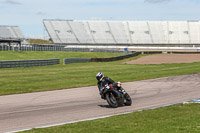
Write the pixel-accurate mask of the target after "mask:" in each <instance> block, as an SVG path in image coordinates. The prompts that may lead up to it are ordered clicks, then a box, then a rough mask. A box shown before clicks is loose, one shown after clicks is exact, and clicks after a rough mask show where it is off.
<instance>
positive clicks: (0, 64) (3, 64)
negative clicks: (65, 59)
mask: <svg viewBox="0 0 200 133" xmlns="http://www.w3.org/2000/svg"><path fill="white" fill-rule="evenodd" d="M55 64H60V59H45V60H16V61H0V68H16V67H33V66H48V65H55Z"/></svg>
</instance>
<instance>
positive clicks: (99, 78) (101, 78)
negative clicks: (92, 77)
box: [96, 72, 126, 99]
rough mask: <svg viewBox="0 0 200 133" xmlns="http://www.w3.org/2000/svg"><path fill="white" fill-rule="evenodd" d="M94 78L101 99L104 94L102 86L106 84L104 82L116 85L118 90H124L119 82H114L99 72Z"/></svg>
mask: <svg viewBox="0 0 200 133" xmlns="http://www.w3.org/2000/svg"><path fill="white" fill-rule="evenodd" d="M96 79H97V81H98V82H97V86H98V88H99V93H100V95H101V98H102V99H105V97H104V95H102V94H103V87H104V86H105V85H106V84H108V85H109V84H112V85H113V86H115V87H117V89H118V90H120V91H122V92H124V93H126V92H125V90H124V89H123V88H122V87H121V83H120V82H117V83H115V82H114V81H113V80H112V79H111V78H109V77H104V75H103V73H101V72H99V73H97V74H96Z"/></svg>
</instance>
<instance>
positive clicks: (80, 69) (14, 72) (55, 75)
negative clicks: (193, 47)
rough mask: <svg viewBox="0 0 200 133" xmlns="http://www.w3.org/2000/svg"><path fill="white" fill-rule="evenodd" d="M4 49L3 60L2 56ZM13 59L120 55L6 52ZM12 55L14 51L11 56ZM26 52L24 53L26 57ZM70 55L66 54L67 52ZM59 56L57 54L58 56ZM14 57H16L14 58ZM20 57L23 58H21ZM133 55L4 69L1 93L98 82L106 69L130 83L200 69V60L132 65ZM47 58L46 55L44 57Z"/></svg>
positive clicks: (110, 75)
mask: <svg viewBox="0 0 200 133" xmlns="http://www.w3.org/2000/svg"><path fill="white" fill-rule="evenodd" d="M2 53H3V52H0V55H1V57H0V60H2V59H3V58H4V60H7V59H6V57H5V56H2ZM5 53H6V55H8V56H7V58H9V59H12V60H13V59H15V58H17V59H22V58H23V59H25V58H26V59H28V58H32V59H33V58H36V57H37V58H38V59H40V58H42V59H44V58H47V57H49V58H52V56H55V57H56V58H64V57H69V58H70V57H71V58H72V57H83V58H84V57H85V58H88V57H108V56H113V55H116V54H105V55H104V53H101V54H99V53H75V52H63V53H62V52H61V53H60V52H44V53H46V55H45V56H40V55H42V54H43V55H44V53H43V52H27V53H26V52H22V53H21V54H20V53H17V52H12V51H10V52H8V53H7V52H5ZM11 54H13V55H12V56H11ZM23 54H24V56H22V55H23ZM65 54H66V55H65ZM56 55H57V56H56ZM13 56H14V57H13ZM19 56H20V57H19ZM141 56H143V55H140V56H138V57H133V58H130V59H126V60H123V61H115V62H99V63H94V62H90V63H73V64H68V65H62V64H59V65H53V66H43V67H31V68H10V69H0V95H8V94H19V93H28V92H36V91H37V92H38V91H47V90H58V89H66V88H74V87H83V86H92V85H96V79H95V75H96V73H97V72H103V73H104V75H105V76H109V77H111V78H112V79H113V80H115V81H121V82H127V81H136V80H143V79H152V78H159V77H166V76H174V75H184V74H192V73H199V72H200V63H182V64H160V65H130V64H123V62H124V61H127V60H132V59H135V58H139V57H141ZM43 57H44V58H43Z"/></svg>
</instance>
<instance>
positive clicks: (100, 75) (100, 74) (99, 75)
mask: <svg viewBox="0 0 200 133" xmlns="http://www.w3.org/2000/svg"><path fill="white" fill-rule="evenodd" d="M103 77H104V75H103V73H101V72H99V73H97V75H96V79H97V80H98V81H101V80H102V79H103Z"/></svg>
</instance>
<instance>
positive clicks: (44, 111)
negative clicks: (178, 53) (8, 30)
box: [0, 74, 200, 132]
mask: <svg viewBox="0 0 200 133" xmlns="http://www.w3.org/2000/svg"><path fill="white" fill-rule="evenodd" d="M122 86H123V87H124V88H125V89H126V91H127V92H128V93H129V94H130V96H131V97H132V99H133V105H132V106H125V107H119V108H115V109H113V108H109V107H108V104H107V102H106V101H104V100H102V99H100V96H99V94H98V89H97V87H96V86H90V87H83V88H74V89H66V90H57V91H47V92H37V93H28V94H19V95H9V96H2V97H0V101H1V102H2V104H0V111H1V112H0V118H1V119H0V123H1V124H0V132H18V131H25V130H29V129H32V128H43V127H51V126H56V125H62V124H68V123H74V122H79V121H85V120H94V119H99V118H105V117H110V116H113V115H119V114H126V113H131V112H135V111H139V110H146V109H154V108H158V107H163V106H169V105H173V104H177V103H183V102H189V101H191V100H192V101H194V102H199V99H198V98H199V97H200V89H199V88H200V74H191V75H182V76H171V77H165V78H157V79H150V80H142V81H135V82H127V83H123V84H122ZM193 99H197V100H193ZM8 123H9V125H8Z"/></svg>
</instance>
